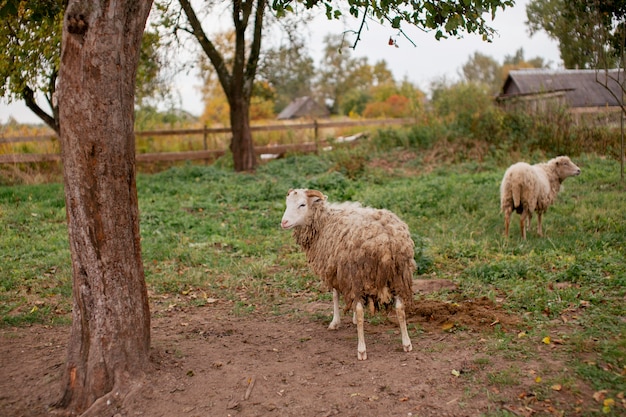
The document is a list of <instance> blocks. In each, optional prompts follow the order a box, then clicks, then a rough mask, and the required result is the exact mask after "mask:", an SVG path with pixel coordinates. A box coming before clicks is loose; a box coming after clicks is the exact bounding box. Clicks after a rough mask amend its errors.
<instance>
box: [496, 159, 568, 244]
mask: <svg viewBox="0 0 626 417" xmlns="http://www.w3.org/2000/svg"><path fill="white" fill-rule="evenodd" d="M579 174H580V168H578V167H577V166H576V165H574V163H573V162H572V161H571V160H570V159H569V158H568V157H567V156H559V157H556V158H554V159H551V160H550V161H548V162H546V163H541V164H535V165H529V164H527V163H526V162H518V163H516V164H513V165H511V166H510V167H509V168H508V169H507V170H506V172H505V173H504V178H503V179H502V184H501V185H500V208H501V209H502V211H503V212H504V233H505V235H506V236H508V235H509V223H510V220H511V213H512V212H513V210H515V211H516V212H517V213H518V214H519V215H520V229H521V232H522V238H524V239H526V228H527V227H529V226H530V220H531V219H532V214H533V212H534V211H536V212H537V234H538V235H539V236H543V232H542V230H541V216H542V215H543V213H545V212H546V210H548V207H550V205H551V204H552V203H554V200H556V196H557V194H558V193H559V191H560V189H561V183H562V182H563V181H564V180H565V179H566V178H568V177H572V176H575V175H579Z"/></svg>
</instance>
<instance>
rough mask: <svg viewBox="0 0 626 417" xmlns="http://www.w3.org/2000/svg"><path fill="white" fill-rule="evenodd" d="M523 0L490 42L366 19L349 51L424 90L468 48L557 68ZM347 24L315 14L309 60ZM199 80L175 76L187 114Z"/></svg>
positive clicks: (194, 104) (14, 112)
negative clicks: (439, 36) (532, 29)
mask: <svg viewBox="0 0 626 417" xmlns="http://www.w3.org/2000/svg"><path fill="white" fill-rule="evenodd" d="M528 1H529V0H518V1H516V5H515V6H514V7H512V8H507V9H506V10H505V11H502V10H499V11H498V13H497V14H496V19H495V20H494V21H493V22H490V25H491V26H492V27H493V28H495V29H496V30H497V32H498V33H497V34H496V35H495V36H494V39H493V41H492V42H491V43H487V42H484V41H483V40H482V39H481V37H480V36H478V35H464V37H463V38H461V39H457V38H449V39H443V40H440V41H437V40H435V34H434V32H424V31H421V30H419V29H416V28H408V29H405V33H406V34H407V35H408V36H409V37H410V38H411V40H412V41H413V42H414V43H415V44H416V45H417V46H416V47H414V46H413V45H412V44H411V43H410V42H409V41H408V40H407V39H405V38H404V37H402V36H401V35H400V36H398V32H397V31H396V30H393V29H391V28H384V27H382V26H380V25H378V24H370V25H369V28H367V29H366V30H365V31H364V32H363V33H362V36H361V38H362V39H361V41H360V42H359V44H358V45H357V48H356V50H353V51H352V56H353V57H360V56H365V57H367V58H368V62H369V63H370V64H374V63H375V62H377V61H379V60H385V61H386V62H387V66H388V68H389V69H390V70H391V71H392V72H393V74H394V76H395V78H396V80H402V79H404V78H405V77H406V78H407V79H408V80H409V81H411V82H413V83H415V84H416V85H418V86H419V87H420V88H421V89H422V90H424V91H426V92H428V91H429V85H430V83H431V82H432V81H435V80H439V79H441V78H442V77H445V78H446V79H447V80H450V81H454V80H456V79H458V74H459V71H460V69H461V67H462V65H463V64H465V63H466V62H467V60H468V59H469V57H470V56H472V55H473V54H474V52H476V51H478V52H480V53H482V54H484V55H487V56H490V57H492V58H494V59H495V60H496V61H497V62H499V63H502V61H503V60H504V58H505V56H507V55H513V54H515V52H516V51H517V50H518V49H520V48H523V50H524V57H525V58H526V59H532V58H535V57H541V58H543V59H544V62H547V63H549V64H550V66H551V68H554V69H556V68H561V67H562V61H561V59H560V57H559V51H558V44H557V43H556V42H555V41H553V40H550V39H549V38H548V37H547V35H545V34H544V33H538V34H535V35H534V36H533V37H532V38H531V37H530V36H529V35H528V30H527V27H526V25H525V23H524V22H525V21H526V4H527V3H528ZM347 25H348V26H347V27H344V25H343V24H342V23H340V22H337V21H333V22H328V21H327V20H326V18H325V16H321V17H320V18H318V19H316V20H315V21H314V22H313V24H312V25H311V36H310V44H309V49H310V51H309V52H310V54H311V57H312V58H313V59H314V62H315V64H318V63H319V58H320V57H321V51H322V48H323V42H322V40H323V38H324V36H325V35H326V34H328V33H337V34H339V33H342V32H343V31H344V30H346V29H353V30H355V29H357V28H358V25H359V22H358V21H351V22H348V23H347ZM390 36H393V37H394V38H395V39H396V41H397V44H398V46H399V47H398V48H396V47H393V46H389V45H388V41H389V37H390ZM199 84H200V81H199V80H198V79H197V78H195V77H193V76H189V75H187V76H182V75H181V76H179V77H178V82H177V90H178V92H179V96H180V97H181V106H182V108H183V109H185V110H187V111H188V112H190V113H191V114H194V115H199V114H200V113H202V110H203V104H202V101H201V98H200V94H199ZM9 116H11V117H13V118H14V119H16V120H17V121H18V122H21V123H39V122H40V120H39V118H37V117H36V116H35V115H34V114H33V113H32V112H31V111H30V110H29V109H28V108H26V106H25V105H23V104H21V103H12V104H11V105H7V103H6V100H5V99H4V98H0V123H5V122H6V121H7V120H8V118H9Z"/></svg>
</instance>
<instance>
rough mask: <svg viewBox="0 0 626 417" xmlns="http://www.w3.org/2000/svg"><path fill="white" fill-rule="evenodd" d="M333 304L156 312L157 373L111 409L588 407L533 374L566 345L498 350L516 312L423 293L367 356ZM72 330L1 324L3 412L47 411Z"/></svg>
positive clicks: (532, 411)
mask: <svg viewBox="0 0 626 417" xmlns="http://www.w3.org/2000/svg"><path fill="white" fill-rule="evenodd" d="M429 285H431V284H429ZM446 285H447V284H446ZM421 292H423V290H421ZM331 309H332V306H331V305H330V303H328V305H326V304H325V303H319V302H316V303H308V304H306V305H302V310H301V311H303V312H305V311H306V313H303V314H302V315H301V316H299V317H297V316H298V315H297V314H293V315H289V316H281V317H276V316H269V315H254V314H253V315H246V316H242V317H236V316H233V315H232V314H231V311H232V306H231V305H229V304H228V303H227V302H222V301H218V302H215V303H212V304H209V305H207V306H206V307H196V308H193V307H188V308H184V309H181V310H159V309H158V308H154V309H153V311H155V313H153V314H154V316H155V317H153V321H152V363H153V369H151V370H150V372H149V373H148V374H147V375H146V378H145V381H144V384H143V387H142V388H141V389H140V390H138V391H136V392H135V393H134V394H132V395H130V396H128V397H127V398H126V399H125V402H124V405H123V407H122V408H121V409H116V410H111V416H116V417H118V416H119V417H125V416H128V417H131V416H150V417H158V416H168V417H171V416H189V417H195V416H319V417H321V416H334V415H338V416H365V417H367V416H405V417H406V416H424V417H427V416H437V417H443V416H454V417H456V416H480V415H482V414H484V413H487V412H490V411H491V412H495V411H497V410H508V411H510V412H511V413H512V414H513V415H520V416H531V415H532V416H540V415H546V416H547V415H561V414H560V413H562V412H566V414H567V415H584V414H585V410H589V409H590V408H588V407H587V408H585V407H586V405H585V404H587V405H588V406H589V407H592V406H593V404H592V402H593V401H591V400H590V398H591V397H590V396H591V394H590V392H589V389H588V388H587V387H586V386H584V384H577V385H575V386H572V387H569V388H565V387H564V388H563V389H561V390H559V391H555V390H552V391H551V390H550V389H549V388H548V389H547V391H548V394H549V395H548V394H546V392H545V390H544V391H541V392H540V390H539V387H540V386H539V385H538V383H537V382H536V376H538V375H547V374H549V373H550V372H561V371H562V369H563V368H564V367H565V355H564V353H562V352H560V351H558V350H555V349H547V348H544V347H542V346H541V345H539V344H538V345H537V348H536V351H535V352H532V355H531V356H532V358H530V359H529V358H528V357H522V355H520V357H519V358H518V359H516V357H515V352H516V349H519V347H517V346H513V347H512V348H511V349H509V350H506V349H505V350H504V351H502V352H500V351H499V350H497V349H494V346H493V344H494V341H493V338H494V332H493V330H494V329H495V328H498V329H499V331H500V334H507V332H508V334H512V335H513V334H514V335H517V333H518V332H519V329H518V328H517V326H518V323H519V320H518V318H517V317H512V316H511V315H509V314H507V313H506V312H505V311H503V310H502V309H501V308H500V307H499V306H497V305H494V304H493V303H491V302H490V301H489V300H487V299H481V300H463V301H459V302H456V303H444V302H440V301H433V300H422V301H419V302H418V303H417V305H416V307H415V310H414V311H411V312H409V313H410V314H409V320H408V321H409V328H410V333H411V338H412V342H413V351H412V352H408V353H407V352H404V351H403V350H402V346H401V341H400V335H399V331H398V329H397V326H396V325H395V324H394V323H393V321H392V320H386V319H384V320H379V321H381V322H380V323H379V324H374V323H367V324H366V326H365V330H366V335H365V339H366V342H367V351H368V360H366V361H357V357H356V356H357V355H356V329H355V326H354V325H353V324H352V323H351V321H352V320H351V318H350V317H346V318H345V319H344V320H343V322H342V326H341V328H340V329H339V330H337V331H330V330H327V328H326V327H327V325H328V322H329V321H330V316H331ZM311 313H315V314H311ZM318 313H319V314H318ZM316 317H318V318H316ZM319 317H327V318H328V320H326V319H321V318H319ZM392 317H393V315H390V318H392ZM370 321H372V320H370ZM68 336H69V327H67V326H65V327H45V326H32V327H26V328H5V329H1V330H0V373H1V375H0V376H2V378H0V415H2V416H14V417H19V416H24V417H34V416H44V415H49V414H50V413H51V411H52V410H50V409H49V406H50V404H52V403H53V402H54V401H55V400H57V399H58V398H59V394H60V393H59V389H60V376H61V372H62V369H63V367H64V360H65V349H66V347H65V344H66V342H67V340H68ZM512 339H515V338H512ZM557 349H558V347H557ZM507 378H508V379H507ZM509 379H511V381H509ZM542 390H543V388H542ZM548 397H549V400H547V401H546V398H548Z"/></svg>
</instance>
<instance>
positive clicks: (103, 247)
mask: <svg viewBox="0 0 626 417" xmlns="http://www.w3.org/2000/svg"><path fill="white" fill-rule="evenodd" d="M151 4H152V2H151V0H118V1H117V2H110V1H104V0H103V1H96V0H93V1H90V2H84V1H80V0H71V1H69V3H68V4H67V8H66V11H65V14H64V17H63V20H62V21H63V37H62V38H63V41H62V51H61V54H60V57H61V58H60V65H59V81H58V91H57V94H58V102H59V107H58V108H59V121H60V123H59V127H60V135H59V137H60V141H61V149H62V161H63V178H64V190H65V208H66V211H67V223H68V237H69V246H70V253H71V258H72V294H73V297H72V299H73V305H72V328H71V332H70V340H69V343H68V353H67V361H66V364H65V368H64V376H63V378H62V384H63V386H62V397H61V399H60V400H59V401H58V404H57V406H58V407H61V408H64V409H65V411H66V412H67V415H79V414H82V415H84V416H87V415H89V416H104V415H109V416H110V415H113V414H115V413H116V412H117V411H116V410H118V409H119V407H121V405H122V403H123V402H124V399H125V398H126V396H127V395H128V394H129V393H131V392H133V390H134V389H135V388H136V387H137V386H138V385H139V384H140V383H141V379H142V378H143V375H144V373H145V372H146V371H147V370H148V368H149V363H150V310H149V304H148V292H147V288H146V282H145V276H144V269H143V263H142V259H141V236H140V234H139V208H138V205H137V185H136V182H135V175H136V168H135V135H134V132H133V122H134V111H133V109H134V105H135V102H134V100H135V79H136V75H137V67H138V64H139V59H140V51H141V39H142V35H143V31H144V27H145V24H146V20H147V18H148V14H149V13H150V6H151ZM83 413H84V414H83Z"/></svg>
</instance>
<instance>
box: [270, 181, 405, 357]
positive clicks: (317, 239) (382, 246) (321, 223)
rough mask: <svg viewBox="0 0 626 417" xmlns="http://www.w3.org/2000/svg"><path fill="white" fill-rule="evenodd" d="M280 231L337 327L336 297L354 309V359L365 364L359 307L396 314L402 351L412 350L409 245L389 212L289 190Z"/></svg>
mask: <svg viewBox="0 0 626 417" xmlns="http://www.w3.org/2000/svg"><path fill="white" fill-rule="evenodd" d="M281 226H282V228H283V229H293V235H294V237H295V239H296V242H297V243H298V244H299V245H300V246H301V247H302V248H303V249H304V251H305V253H306V257H307V261H308V263H309V265H310V267H311V268H312V269H313V272H314V273H315V274H316V275H318V276H319V277H321V278H322V279H323V281H324V283H325V284H326V285H327V286H328V288H329V289H332V292H333V319H332V321H331V322H330V325H329V326H328V328H329V329H332V330H334V329H337V328H338V327H339V323H340V312H339V294H341V296H342V297H343V299H344V301H345V303H346V307H345V310H344V312H345V311H348V310H349V309H351V308H352V309H353V312H354V317H353V320H354V322H355V323H356V326H357V337H358V346H357V358H358V359H359V360H365V359H367V352H366V349H365V339H364V330H363V323H364V314H363V311H364V310H363V309H364V306H367V307H368V308H369V309H370V311H372V312H373V310H375V309H377V308H379V307H383V306H385V307H386V306H389V305H390V304H391V303H392V302H393V301H395V309H396V314H397V317H398V324H399V326H400V333H401V336H402V346H403V348H404V350H405V351H406V352H409V351H411V350H412V349H413V346H412V345H411V339H410V338H409V333H408V331H407V328H406V314H405V306H406V307H409V306H410V305H412V302H413V292H412V289H411V284H412V278H413V272H414V271H415V269H416V266H417V265H416V263H415V260H414V259H413V256H414V243H413V240H412V239H411V234H410V233H409V228H408V226H407V225H406V223H404V222H403V221H402V220H400V219H399V218H398V216H396V215H395V214H394V213H392V212H391V211H389V210H384V209H374V208H370V207H363V206H361V205H360V204H359V203H350V202H346V203H341V204H337V203H328V202H327V201H326V196H325V195H323V194H322V193H321V192H320V191H317V190H307V189H297V190H289V193H288V194H287V208H286V210H285V214H284V215H283V218H282V222H281Z"/></svg>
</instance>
